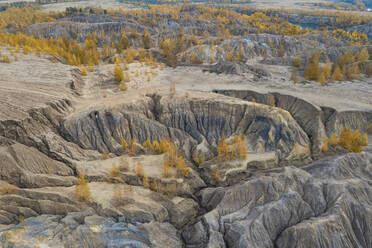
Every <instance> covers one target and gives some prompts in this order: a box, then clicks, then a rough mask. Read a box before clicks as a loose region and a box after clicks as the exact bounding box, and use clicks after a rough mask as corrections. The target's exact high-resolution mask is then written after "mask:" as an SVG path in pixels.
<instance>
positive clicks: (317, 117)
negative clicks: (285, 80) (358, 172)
mask: <svg viewBox="0 0 372 248" xmlns="http://www.w3.org/2000/svg"><path fill="white" fill-rule="evenodd" d="M215 92H216V93H219V94H223V95H228V96H232V97H236V98H239V99H244V100H247V101H256V102H258V103H263V104H268V102H269V101H270V100H269V98H270V97H271V98H273V99H274V100H273V103H274V104H275V106H277V107H279V108H281V109H285V110H287V111H288V112H289V113H290V114H291V116H292V117H293V118H294V119H295V120H296V122H297V123H298V124H299V126H300V127H301V128H302V130H304V131H305V132H306V134H307V136H308V137H309V138H310V141H311V148H312V149H311V150H312V155H313V156H314V157H318V156H319V155H320V153H321V146H322V144H323V142H324V140H325V139H327V137H330V136H332V135H333V134H334V133H337V134H338V133H339V132H340V131H341V130H342V129H343V128H344V127H350V128H352V129H354V130H355V129H358V130H360V131H361V132H366V131H367V127H368V124H369V123H371V122H372V112H371V111H369V112H367V111H337V110H336V109H333V108H330V107H322V106H317V105H315V104H314V103H311V102H308V101H305V100H303V99H300V98H298V97H295V96H290V95H283V94H279V93H275V92H273V93H267V94H263V93H259V92H255V91H249V90H244V91H242V90H215Z"/></svg>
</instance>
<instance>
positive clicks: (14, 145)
mask: <svg viewBox="0 0 372 248" xmlns="http://www.w3.org/2000/svg"><path fill="white" fill-rule="evenodd" d="M272 97H273V99H274V104H275V106H271V105H273V104H268V100H272ZM253 98H254V99H255V101H256V102H252V99H253ZM370 121H371V115H370V113H368V112H362V111H359V112H357V111H354V112H338V111H336V110H334V109H332V108H329V107H318V106H316V105H315V104H312V103H310V102H307V101H305V100H302V99H299V98H296V97H293V96H289V95H282V94H278V93H272V94H261V93H257V92H253V91H216V92H215V94H213V93H208V94H205V95H204V96H200V95H195V96H188V97H186V96H180V95H175V96H171V95H165V94H163V95H158V94H152V95H147V96H145V97H142V98H141V99H137V100H135V101H126V102H120V103H113V104H97V105H94V106H89V107H87V108H80V107H79V108H76V106H75V105H74V103H73V102H71V101H69V100H66V99H60V100H58V101H53V102H51V103H48V104H44V105H43V106H41V107H40V108H35V109H31V110H28V111H27V114H26V115H23V116H22V118H16V119H10V118H8V119H6V118H3V119H2V120H1V121H0V179H1V181H0V188H1V189H5V190H6V192H5V191H3V192H2V193H1V195H0V225H2V227H3V228H2V229H0V242H1V243H2V244H4V247H32V246H33V245H34V244H37V245H47V246H51V247H106V246H108V247H110V246H125V245H127V246H130V247H183V246H186V247H292V246H293V247H298V246H300V247H323V246H326V247H343V246H348V247H370V244H371V242H372V241H371V240H370V237H371V230H372V223H370V221H369V220H370V219H371V218H369V217H370V216H371V215H372V213H371V209H370V207H369V206H370V205H371V202H372V190H371V186H370V185H369V181H370V180H372V175H371V173H370V171H371V166H372V165H371V162H372V157H371V154H370V151H369V150H368V149H367V151H366V152H363V153H360V154H347V155H337V157H332V158H329V159H326V160H322V161H317V162H315V163H313V164H310V165H308V166H305V167H303V166H304V165H305V164H308V163H310V162H311V161H312V159H314V158H315V159H317V157H318V155H319V154H320V147H321V145H322V142H323V140H324V139H325V138H326V137H327V135H330V134H332V133H333V132H336V131H338V130H341V129H342V128H343V127H344V126H350V127H352V128H353V129H356V128H359V129H360V130H362V131H363V130H365V129H366V128H367V123H369V122H370ZM237 135H244V136H246V137H247V143H246V144H245V145H246V146H247V148H248V158H247V159H246V160H234V161H223V162H221V161H218V160H216V159H215V158H214V157H215V156H216V155H217V145H218V142H219V140H220V139H221V138H222V137H223V136H224V137H226V138H227V140H229V139H233V138H234V137H235V136H237ZM162 137H164V138H167V139H170V140H173V141H174V142H176V143H177V144H178V145H179V147H180V148H182V153H183V155H184V156H185V158H186V159H187V165H186V166H187V167H188V168H189V169H190V174H189V175H188V176H185V177H183V178H182V177H175V178H162V175H161V174H162V173H161V170H162V164H163V157H162V155H159V154H146V153H145V152H144V149H143V148H142V147H140V151H141V152H140V154H139V155H136V156H132V157H129V156H128V155H127V154H124V152H123V149H122V147H121V142H122V140H123V139H124V140H126V141H129V140H131V139H136V140H137V141H138V142H139V143H141V144H142V143H143V142H144V141H145V140H147V139H150V140H152V141H154V140H157V141H159V140H161V138H162ZM195 151H198V153H199V154H200V153H203V154H204V155H205V160H206V161H205V162H203V163H201V164H200V165H197V164H195V163H193V162H192V159H193V154H194V152H195ZM102 152H108V153H109V157H110V158H109V159H107V160H104V161H103V160H101V153H102ZM121 159H126V160H127V161H129V163H130V166H129V167H130V168H129V169H128V170H127V171H124V172H122V171H119V172H118V175H117V176H112V172H111V169H112V168H114V167H115V165H117V164H120V161H121ZM138 161H139V162H141V163H143V166H144V169H145V170H146V175H139V174H137V172H135V169H134V168H133V165H135V164H136V163H138ZM155 164H157V165H158V166H156V165H155ZM283 166H287V167H284V168H281V167H283ZM297 166H302V167H297ZM216 168H217V169H219V173H220V178H217V177H216V176H215V174H214V173H215V169H216ZM81 174H86V176H87V180H88V182H87V183H88V185H89V187H90V189H91V198H90V200H89V201H88V202H80V201H78V200H77V198H76V196H75V194H76V187H77V186H76V184H77V176H79V175H81ZM146 180H148V182H147V181H146ZM146 182H147V183H149V184H150V186H146V188H145V187H144V185H145V184H146ZM10 184H11V185H10ZM155 184H156V185H155ZM169 185H174V186H175V188H174V191H175V192H172V194H168V195H167V194H164V192H161V191H160V190H158V189H159V187H168V186H169ZM117 192H121V193H120V194H124V196H123V197H122V198H119V200H120V201H119V202H118V197H117V196H115V194H118V193H117ZM23 219H25V220H24V221H23ZM320 230H321V231H320ZM46 237H47V238H46ZM302 240H306V242H302ZM31 244H32V246H31Z"/></svg>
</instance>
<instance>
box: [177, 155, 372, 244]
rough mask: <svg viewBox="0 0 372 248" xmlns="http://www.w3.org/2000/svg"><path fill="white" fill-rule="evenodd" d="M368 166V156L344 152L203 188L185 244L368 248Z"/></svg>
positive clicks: (371, 192) (371, 230)
mask: <svg viewBox="0 0 372 248" xmlns="http://www.w3.org/2000/svg"><path fill="white" fill-rule="evenodd" d="M371 166H372V156H371V154H368V153H361V154H347V155H344V156H342V157H339V158H338V159H336V160H326V161H319V162H316V163H314V164H311V165H309V166H307V167H305V168H303V169H298V168H294V167H286V168H283V169H275V170H272V171H268V172H265V173H258V174H256V175H255V176H254V177H252V178H250V179H248V180H245V181H243V182H241V183H239V184H236V185H234V186H231V187H229V188H226V189H225V190H221V189H220V188H216V189H205V190H203V191H201V193H200V197H201V204H202V206H203V207H204V208H205V209H206V210H207V211H208V213H206V214H205V215H203V216H202V217H201V219H200V221H199V222H197V223H196V224H194V225H192V226H190V227H188V228H187V229H186V230H185V231H184V232H183V238H184V240H185V241H186V244H187V245H186V247H298V246H299V245H300V246H301V247H335V248H336V247H370V244H371V243H372V240H371V234H372V223H371V222H370V220H371V218H370V216H371V214H372V212H371V208H370V207H369V206H370V204H371V201H372V188H371V185H369V183H368V182H369V181H370V180H371V179H372V174H371V173H370V172H369V171H370V168H371ZM362 192H363V193H362Z"/></svg>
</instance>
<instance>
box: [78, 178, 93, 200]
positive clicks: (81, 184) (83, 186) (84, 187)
mask: <svg viewBox="0 0 372 248" xmlns="http://www.w3.org/2000/svg"><path fill="white" fill-rule="evenodd" d="M75 197H76V199H77V200H79V201H81V202H88V201H89V200H90V198H91V193H90V188H89V184H88V181H87V179H86V178H85V174H84V173H83V172H80V176H79V178H78V180H77V185H76V187H75Z"/></svg>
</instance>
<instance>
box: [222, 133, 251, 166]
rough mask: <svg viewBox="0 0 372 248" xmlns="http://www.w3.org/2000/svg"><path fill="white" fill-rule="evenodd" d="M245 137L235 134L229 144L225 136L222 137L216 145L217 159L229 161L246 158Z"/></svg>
mask: <svg viewBox="0 0 372 248" xmlns="http://www.w3.org/2000/svg"><path fill="white" fill-rule="evenodd" d="M246 143H247V141H246V137H245V136H243V135H241V136H235V138H234V140H233V141H232V142H231V144H230V145H229V144H228V143H227V140H226V138H225V137H222V138H221V139H220V141H219V143H218V146H217V152H218V160H219V161H230V160H236V159H241V160H244V159H247V156H248V152H247V145H246Z"/></svg>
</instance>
